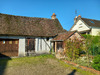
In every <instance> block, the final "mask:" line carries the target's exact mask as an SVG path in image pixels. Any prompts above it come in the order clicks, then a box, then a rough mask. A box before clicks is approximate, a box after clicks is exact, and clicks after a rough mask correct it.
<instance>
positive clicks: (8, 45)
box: [0, 39, 18, 57]
mask: <svg viewBox="0 0 100 75" xmlns="http://www.w3.org/2000/svg"><path fill="white" fill-rule="evenodd" d="M2 56H18V39H0V57H2Z"/></svg>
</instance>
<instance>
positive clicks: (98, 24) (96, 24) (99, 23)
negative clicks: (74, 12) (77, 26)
mask: <svg viewBox="0 0 100 75" xmlns="http://www.w3.org/2000/svg"><path fill="white" fill-rule="evenodd" d="M81 19H82V20H83V21H84V22H85V23H86V24H87V25H88V26H93V27H100V20H94V19H87V18H81Z"/></svg>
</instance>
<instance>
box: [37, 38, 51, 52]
mask: <svg viewBox="0 0 100 75" xmlns="http://www.w3.org/2000/svg"><path fill="white" fill-rule="evenodd" d="M51 39H52V38H36V39H35V52H36V53H48V52H49V51H50V49H51V47H52V44H51V42H50V41H51Z"/></svg>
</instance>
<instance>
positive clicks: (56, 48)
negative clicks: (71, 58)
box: [55, 42, 57, 53]
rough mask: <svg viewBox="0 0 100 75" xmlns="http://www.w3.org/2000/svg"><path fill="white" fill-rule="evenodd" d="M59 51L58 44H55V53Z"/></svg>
mask: <svg viewBox="0 0 100 75" xmlns="http://www.w3.org/2000/svg"><path fill="white" fill-rule="evenodd" d="M56 51H57V42H55V53H56Z"/></svg>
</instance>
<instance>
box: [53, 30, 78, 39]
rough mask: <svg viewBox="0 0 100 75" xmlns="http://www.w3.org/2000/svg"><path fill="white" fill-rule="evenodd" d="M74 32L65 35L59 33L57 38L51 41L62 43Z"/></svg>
mask: <svg viewBox="0 0 100 75" xmlns="http://www.w3.org/2000/svg"><path fill="white" fill-rule="evenodd" d="M75 32H76V31H69V32H65V33H59V34H58V36H57V37H55V38H54V39H53V40H52V41H64V40H66V39H68V38H69V37H70V36H72V35H73V34H74V33H75Z"/></svg>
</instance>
